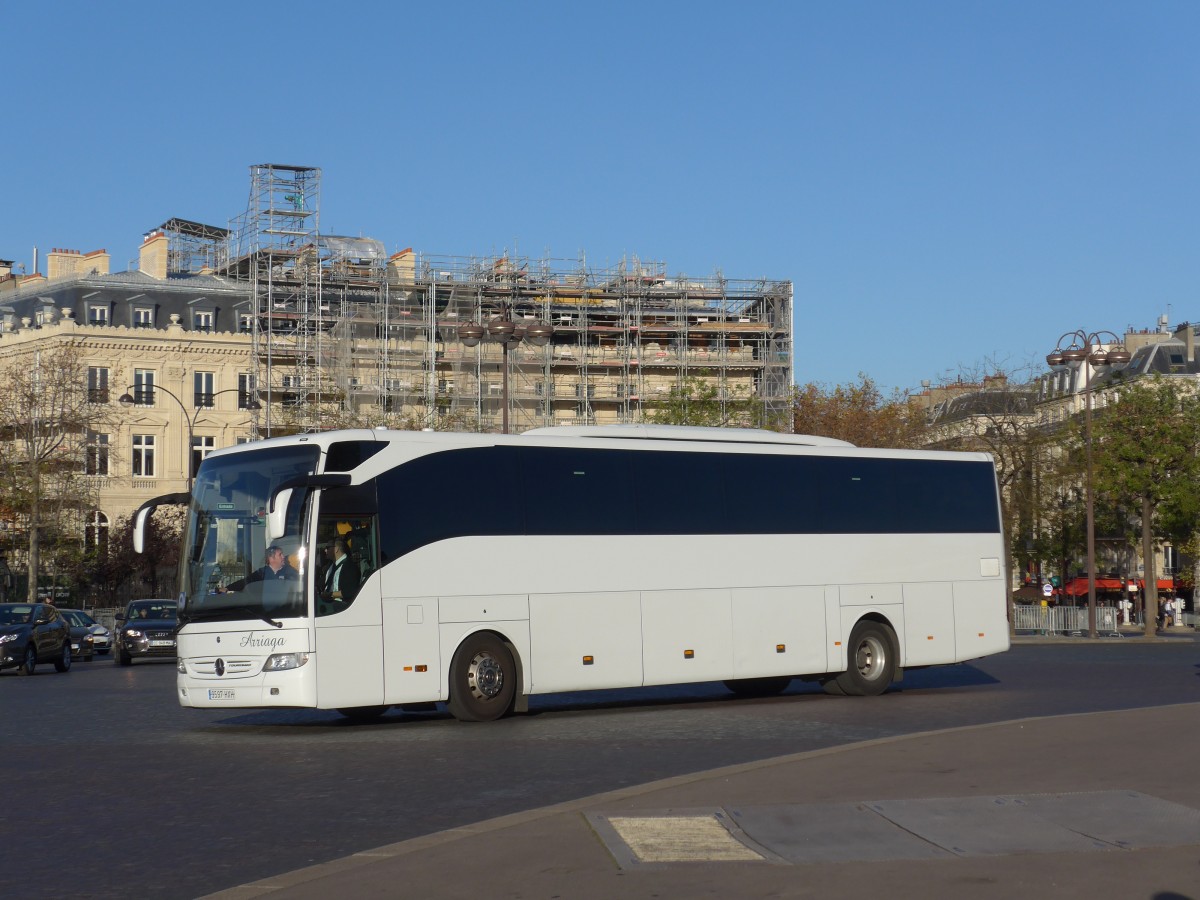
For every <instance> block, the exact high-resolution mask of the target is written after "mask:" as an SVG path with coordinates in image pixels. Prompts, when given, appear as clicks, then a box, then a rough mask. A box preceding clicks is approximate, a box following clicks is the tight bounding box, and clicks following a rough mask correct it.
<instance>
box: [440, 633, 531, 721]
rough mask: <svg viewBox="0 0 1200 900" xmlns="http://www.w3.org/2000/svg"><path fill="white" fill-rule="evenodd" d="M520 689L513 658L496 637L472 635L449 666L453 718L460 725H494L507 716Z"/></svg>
mask: <svg viewBox="0 0 1200 900" xmlns="http://www.w3.org/2000/svg"><path fill="white" fill-rule="evenodd" d="M516 688H517V667H516V665H515V664H514V663H513V658H512V654H511V653H510V652H509V651H508V648H507V647H506V646H504V642H503V641H501V640H500V639H499V638H498V637H496V636H495V635H494V634H486V633H481V634H473V635H471V637H469V638H467V639H466V640H465V641H463V643H462V645H461V646H460V647H459V648H458V652H457V653H455V654H454V662H452V663H451V664H450V700H449V702H448V703H447V706H448V707H449V709H450V714H451V715H452V716H454V718H456V719H458V720H459V721H461V722H491V721H493V720H494V719H499V718H500V717H501V716H503V715H504V714H505V713H507V712H508V711H509V710H510V709H511V708H512V704H513V697H514V696H515V694H516Z"/></svg>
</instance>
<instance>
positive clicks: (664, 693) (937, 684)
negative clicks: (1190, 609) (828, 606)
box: [212, 663, 1200, 730]
mask: <svg viewBox="0 0 1200 900" xmlns="http://www.w3.org/2000/svg"><path fill="white" fill-rule="evenodd" d="M1198 674H1200V673H1198ZM999 683H1000V680H999V679H997V678H995V677H994V676H992V675H989V674H988V673H986V672H984V671H982V670H980V669H978V668H976V667H975V666H973V665H971V664H969V663H960V664H958V665H952V666H936V667H932V668H928V669H915V670H909V671H906V672H905V673H904V679H903V681H899V682H896V683H895V684H893V685H892V686H891V687H890V688H889V689H888V693H904V692H915V691H938V690H954V689H958V688H968V687H979V686H983V685H996V684H999ZM801 698H810V699H811V700H814V701H815V700H818V699H819V700H822V701H824V700H829V701H836V700H837V699H839V698H836V697H828V698H827V697H826V695H825V692H824V690H823V689H822V687H821V685H820V684H819V683H818V682H816V681H802V680H801V679H799V678H797V679H795V680H794V681H793V682H792V683H791V685H789V687H788V688H787V690H786V691H784V692H783V693H781V694H777V695H771V696H762V697H746V696H739V695H737V694H734V693H733V692H732V691H730V690H729V689H728V688H727V687H725V685H724V684H723V683H721V682H719V681H718V682H702V683H699V684H682V685H680V684H675V685H655V686H650V687H644V688H620V689H614V690H600V691H574V692H568V693H562V694H542V695H537V696H534V697H531V698H530V700H529V711H528V712H527V713H522V714H519V715H520V716H541V715H545V714H548V713H586V712H614V711H623V710H626V711H631V712H637V711H644V710H648V709H685V708H687V707H689V706H703V705H711V704H715V703H722V704H724V703H732V704H734V705H746V704H761V703H779V702H787V701H788V700H789V699H790V700H796V699H801ZM846 699H848V700H849V701H850V702H853V701H854V700H855V699H856V698H846ZM445 721H452V717H451V716H450V714H449V712H447V711H446V709H445V706H444V705H443V704H437V705H436V706H435V707H434V708H426V709H403V708H401V707H399V706H396V707H392V708H391V709H389V710H388V711H387V712H386V713H384V714H383V715H381V716H379V717H378V718H368V719H355V718H351V717H348V716H343V715H342V714H340V713H338V712H337V711H335V710H320V709H267V710H255V711H250V712H246V713H243V714H241V715H237V716H233V717H230V718H228V719H221V720H218V721H216V722H213V723H212V724H213V725H214V726H220V727H221V728H222V730H225V729H230V728H247V729H255V728H262V727H279V726H283V727H290V728H304V729H309V728H330V729H339V728H370V727H389V728H390V727H395V726H398V725H416V724H418V723H421V722H426V723H433V722H445Z"/></svg>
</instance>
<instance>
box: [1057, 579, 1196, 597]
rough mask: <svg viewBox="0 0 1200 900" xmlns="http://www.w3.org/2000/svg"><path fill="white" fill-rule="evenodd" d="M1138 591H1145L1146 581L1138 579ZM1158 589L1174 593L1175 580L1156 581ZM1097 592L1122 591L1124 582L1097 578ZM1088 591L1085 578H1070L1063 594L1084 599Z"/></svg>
mask: <svg viewBox="0 0 1200 900" xmlns="http://www.w3.org/2000/svg"><path fill="white" fill-rule="evenodd" d="M1137 586H1138V589H1139V590H1145V587H1146V581H1145V579H1143V578H1139V579H1138V581H1137ZM1158 589H1159V590H1160V591H1174V590H1175V580H1174V579H1173V578H1160V579H1158ZM1096 590H1097V591H1123V590H1125V582H1124V581H1122V580H1121V579H1120V578H1097V579H1096ZM1087 591H1088V580H1087V579H1086V578H1072V579H1071V580H1070V581H1069V582H1067V587H1066V590H1065V591H1063V593H1065V594H1067V595H1068V596H1071V597H1086V596H1087Z"/></svg>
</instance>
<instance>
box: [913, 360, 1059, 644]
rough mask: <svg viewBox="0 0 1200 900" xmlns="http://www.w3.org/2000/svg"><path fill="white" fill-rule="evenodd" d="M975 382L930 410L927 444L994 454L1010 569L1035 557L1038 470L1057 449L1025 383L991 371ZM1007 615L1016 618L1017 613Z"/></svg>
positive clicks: (1010, 618)
mask: <svg viewBox="0 0 1200 900" xmlns="http://www.w3.org/2000/svg"><path fill="white" fill-rule="evenodd" d="M1022 380H1023V379H1022ZM958 384H959V385H961V384H965V383H964V382H961V381H960V382H958ZM972 384H977V387H975V388H974V389H973V390H961V391H959V390H955V391H952V392H951V393H950V394H949V395H948V396H947V398H946V399H945V400H944V401H943V402H942V403H939V404H938V405H937V406H935V407H934V408H933V409H932V410H931V411H930V416H929V432H928V434H927V436H926V439H927V442H928V444H927V445H928V446H934V447H938V448H942V449H947V450H967V451H976V452H980V451H982V452H984V453H989V454H991V456H992V460H993V461H994V464H995V466H996V480H997V482H998V483H999V486H1000V515H1001V520H1002V522H1003V526H1004V532H1005V534H1007V535H1008V545H1007V546H1006V547H1005V560H1004V562H1005V571H1007V572H1012V571H1013V568H1014V560H1019V561H1021V562H1022V563H1024V564H1028V562H1029V561H1030V560H1031V559H1032V558H1033V554H1034V549H1035V543H1034V532H1035V530H1036V529H1035V526H1034V523H1035V522H1036V521H1037V518H1038V511H1039V508H1040V503H1039V500H1038V497H1037V494H1038V490H1039V485H1038V473H1039V471H1041V472H1045V471H1046V470H1047V469H1048V468H1049V466H1050V463H1049V461H1050V459H1051V458H1052V456H1053V454H1052V452H1051V449H1050V443H1049V438H1048V436H1047V435H1046V433H1045V432H1043V431H1041V430H1039V429H1037V428H1035V427H1034V425H1035V417H1034V402H1035V395H1034V392H1033V391H1032V390H1031V389H1030V388H1029V387H1028V386H1027V385H1025V384H1023V383H1021V382H1020V381H1014V380H1013V379H1011V378H1010V376H1009V374H1008V373H1005V372H993V373H992V374H989V375H986V376H984V377H982V378H980V379H979V380H978V382H973V383H972ZM1010 584H1011V582H1010ZM1010 602H1011V598H1010ZM1009 620H1010V623H1012V622H1015V617H1013V616H1010V617H1009Z"/></svg>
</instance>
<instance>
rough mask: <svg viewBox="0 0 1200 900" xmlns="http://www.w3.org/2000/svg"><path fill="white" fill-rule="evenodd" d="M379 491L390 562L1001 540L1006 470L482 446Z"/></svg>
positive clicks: (394, 475)
mask: <svg viewBox="0 0 1200 900" xmlns="http://www.w3.org/2000/svg"><path fill="white" fill-rule="evenodd" d="M377 487H378V500H379V510H380V534H381V543H382V547H381V549H382V551H383V552H384V554H386V558H387V559H391V560H394V559H398V558H399V557H401V556H403V555H404V554H406V553H411V552H412V551H413V550H415V549H417V548H419V547H422V546H425V545H426V544H432V543H434V542H435V541H440V540H446V539H447V538H453V537H464V536H468V535H479V536H484V535H496V536H500V535H583V534H598V535H666V534H688V535H691V534H695V535H707V534H973V533H988V534H991V533H998V532H999V531H1000V512H999V508H998V500H997V494H996V478H995V470H994V469H993V467H992V465H991V464H990V463H988V462H986V461H975V460H964V461H946V460H933V459H881V458H856V457H838V456H785V455H766V454H740V453H738V454H725V453H704V452H699V453H696V452H688V453H681V452H680V453H677V452H669V451H649V450H596V449H584V448H580V449H575V448H570V447H474V448H464V449H461V450H447V451H443V452H440V453H432V454H429V455H428V456H422V457H419V458H418V459H415V460H413V461H412V462H408V463H405V464H404V465H402V466H399V467H397V468H395V469H392V470H391V471H388V472H385V473H384V474H382V475H380V476H379V478H378V480H377ZM330 493H336V492H330Z"/></svg>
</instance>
